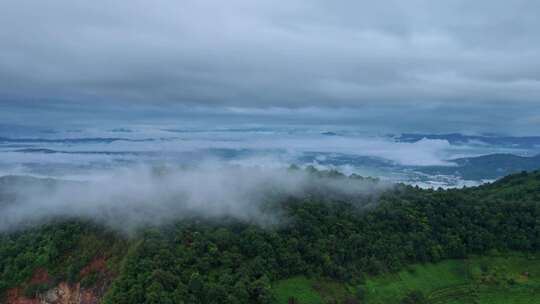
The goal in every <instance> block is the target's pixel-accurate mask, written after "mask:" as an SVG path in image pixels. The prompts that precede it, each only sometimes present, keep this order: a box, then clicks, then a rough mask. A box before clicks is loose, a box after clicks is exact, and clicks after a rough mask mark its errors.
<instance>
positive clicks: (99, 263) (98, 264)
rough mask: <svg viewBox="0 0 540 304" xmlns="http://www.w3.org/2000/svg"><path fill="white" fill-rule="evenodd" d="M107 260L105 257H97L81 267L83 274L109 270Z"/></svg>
mask: <svg viewBox="0 0 540 304" xmlns="http://www.w3.org/2000/svg"><path fill="white" fill-rule="evenodd" d="M106 262H107V261H106V260H105V258H104V257H98V258H95V259H94V260H93V261H92V262H90V264H88V265H86V266H85V267H84V268H83V269H81V272H80V274H81V276H83V277H84V276H86V275H88V274H90V273H92V272H102V273H103V272H105V271H106V270H107V263H106Z"/></svg>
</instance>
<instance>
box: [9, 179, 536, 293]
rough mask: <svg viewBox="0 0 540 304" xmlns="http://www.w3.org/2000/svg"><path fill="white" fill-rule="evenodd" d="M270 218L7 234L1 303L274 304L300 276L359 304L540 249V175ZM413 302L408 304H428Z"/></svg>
mask: <svg viewBox="0 0 540 304" xmlns="http://www.w3.org/2000/svg"><path fill="white" fill-rule="evenodd" d="M312 174H327V175H329V176H332V177H333V178H336V179H350V178H351V177H345V176H342V175H340V174H338V173H336V172H312ZM352 178H358V177H352ZM358 179H360V178H358ZM362 182H365V180H362ZM369 182H373V183H377V181H369ZM267 208H271V209H275V210H276V212H279V213H280V214H283V216H284V217H285V218H286V220H284V221H283V223H282V224H280V225H275V226H270V227H268V226H264V227H263V226H260V225H257V224H256V223H249V222H243V221H238V220H235V219H230V218H224V219H222V220H219V221H218V220H204V219H200V218H196V217H193V218H190V219H184V220H182V221H179V222H177V223H174V224H169V225H165V226H159V227H147V228H145V229H141V230H140V231H138V232H136V233H135V234H134V235H130V236H126V235H124V234H121V233H118V232H116V231H112V230H109V229H108V228H106V227H103V226H100V225H98V224H95V223H93V222H91V221H83V220H79V219H53V220H51V221H50V222H48V223H46V224H44V225H42V226H39V227H34V228H29V229H25V230H22V231H16V232H10V233H3V234H0V293H1V294H2V296H1V297H2V298H3V299H4V300H0V303H2V301H8V300H7V299H8V298H9V295H10V294H12V293H13V288H18V289H19V290H20V291H21V293H22V294H23V296H24V297H26V298H29V299H31V298H36V297H39V296H40V295H42V294H44V293H45V292H46V291H47V290H49V289H50V288H52V287H53V286H56V285H58V284H59V283H61V282H67V284H75V283H78V284H80V286H81V288H83V289H87V290H99V292H97V293H99V295H98V297H99V299H100V301H102V302H103V303H107V304H113V303H114V304H122V303H126V304H128V303H129V304H131V303H235V304H236V303H275V297H274V295H273V293H272V284H273V283H274V282H276V281H278V280H282V279H285V278H291V277H294V276H298V275H302V276H306V277H318V278H327V279H329V280H333V281H337V282H343V283H346V284H349V285H350V286H357V290H356V291H355V292H353V293H352V294H351V297H350V299H347V300H346V301H347V302H348V303H362V301H363V293H364V291H363V289H362V286H363V282H364V280H365V278H366V277H369V276H374V275H378V274H381V273H393V272H397V271H400V270H402V269H404V268H406V267H407V265H410V264H413V263H425V262H438V261H443V260H446V259H461V258H465V257H467V256H470V255H478V254H480V255H481V254H486V253H488V252H493V251H497V252H508V251H519V252H535V251H538V250H539V249H540V171H535V172H532V173H526V172H522V173H519V174H514V175H510V176H507V177H505V178H502V179H500V180H498V181H497V182H495V183H492V184H486V185H483V186H479V187H474V188H464V189H451V190H443V189H438V190H437V189H433V190H424V189H419V188H417V187H412V186H406V185H396V186H394V187H392V188H390V189H388V190H386V191H384V192H382V193H380V194H378V195H369V196H368V195H366V196H363V197H354V198H351V197H347V196H339V195H325V194H324V193H317V192H314V193H311V194H306V195H305V196H303V197H289V198H284V199H280V200H278V201H275V202H272V203H271V204H270V205H269V206H267ZM96 265H97V266H96ZM37 272H41V273H42V274H43V273H45V275H42V278H41V279H39V278H36V273H37ZM38 277H39V275H38ZM415 296H416V295H415V294H411V295H410V296H409V297H408V298H405V299H403V303H417V302H421V301H422V300H421V299H420V296H419V298H418V299H417V298H415ZM407 301H409V302H407ZM290 303H296V302H295V300H294V299H291V300H290Z"/></svg>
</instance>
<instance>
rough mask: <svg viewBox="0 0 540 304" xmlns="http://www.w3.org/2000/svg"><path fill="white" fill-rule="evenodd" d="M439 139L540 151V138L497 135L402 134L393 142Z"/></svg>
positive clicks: (458, 142)
mask: <svg viewBox="0 0 540 304" xmlns="http://www.w3.org/2000/svg"><path fill="white" fill-rule="evenodd" d="M424 138H425V139H440V140H447V141H448V142H449V143H450V144H452V145H463V144H470V143H474V142H477V143H478V142H480V143H485V144H489V145H494V146H503V147H512V148H523V149H531V148H532V149H534V148H537V149H540V136H524V137H516V136H497V135H463V134H460V133H449V134H422V133H403V134H401V135H400V136H398V137H395V140H396V141H398V142H417V141H420V140H422V139H424Z"/></svg>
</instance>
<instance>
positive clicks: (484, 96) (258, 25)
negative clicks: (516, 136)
mask: <svg viewBox="0 0 540 304" xmlns="http://www.w3.org/2000/svg"><path fill="white" fill-rule="evenodd" d="M0 11H2V12H3V14H2V15H3V16H2V18H1V19H0V43H1V49H0V103H4V104H10V105H17V104H21V103H22V102H23V101H28V100H33V101H35V102H34V103H33V105H32V106H35V104H38V103H40V102H41V103H42V104H47V105H50V104H51V103H53V102H51V100H52V101H54V102H56V103H58V102H59V101H62V103H61V104H62V105H63V107H64V108H66V106H65V105H66V104H74V103H75V104H77V105H78V106H80V107H87V106H86V105H84V104H96V103H97V104H99V105H106V104H111V103H115V102H116V103H118V102H131V104H133V103H137V102H140V103H150V104H163V103H178V104H183V105H188V106H193V105H196V106H205V107H216V106H220V107H243V108H261V107H281V108H305V107H323V108H324V107H347V108H357V109H358V108H360V109H362V108H367V109H366V113H367V114H365V116H366V119H369V117H370V116H371V115H375V116H377V117H381V115H382V116H383V117H386V116H388V117H390V120H392V118H393V117H400V116H401V117H402V116H403V115H402V114H395V113H394V112H396V111H397V112H402V111H405V110H406V109H407V108H410V107H414V109H415V111H418V112H419V113H418V114H416V115H415V114H411V116H412V117H414V116H419V118H420V119H427V120H430V119H429V116H433V115H434V116H437V117H442V119H445V120H448V121H447V122H443V124H444V125H446V126H447V127H448V128H449V129H452V128H453V125H459V124H458V123H456V122H458V121H461V119H463V117H464V116H475V115H476V116H475V117H472V118H471V117H469V118H467V120H466V121H467V122H468V123H471V124H473V126H472V127H473V128H474V127H475V126H474V124H475V123H478V124H481V126H480V127H479V129H484V130H486V129H487V130H490V129H491V127H490V125H489V122H490V121H493V118H494V117H492V116H490V117H482V115H483V113H485V111H486V109H490V108H495V109H496V110H498V111H500V112H498V113H497V114H496V116H498V115H501V116H503V118H504V120H505V121H512V120H514V119H515V118H514V116H516V117H517V116H519V115H520V114H521V113H522V112H528V111H529V110H530V109H535V108H538V104H539V97H540V72H539V71H540V38H539V37H540V36H539V35H538V30H537V29H538V28H540V20H539V19H538V18H537V16H538V13H539V12H540V4H539V3H538V1H534V0H519V1H512V2H508V1H474V2H471V1H465V0H463V1H457V0H454V1H446V2H439V1H437V2H435V1H421V0H413V1H406V2H403V1H384V2H378V3H373V2H369V3H368V2H364V1H340V2H327V1H313V0H311V1H306V0H300V1H293V2H290V1H289V2H287V3H276V2H275V1H264V0H263V1H247V0H246V1H239V0H233V1H226V2H223V1H194V0H184V1H168V0H158V1H152V2H147V1H119V0H112V1H107V3H95V2H88V1H68V0H59V1H48V2H43V1H29V0H17V1H15V0H13V1H11V0H7V1H2V2H1V3H0ZM20 107H28V105H27V104H24V105H22V106H20ZM388 107H398V109H397V110H388V109H387V108H388ZM68 109H69V107H68ZM448 109H450V110H448ZM471 109H473V111H472V112H471ZM64 111H66V110H64ZM78 111H82V110H81V109H80V108H78ZM535 111H536V113H530V115H529V116H530V117H533V118H531V119H532V120H533V121H534V117H537V116H538V115H540V113H538V112H539V110H535ZM448 113H449V114H451V115H450V116H447V117H445V115H448ZM478 116H481V117H478ZM515 120H516V122H515V124H512V125H511V126H510V128H515V129H520V130H522V129H524V128H532V124H527V123H524V122H523V121H527V119H524V120H517V119H515ZM426 123H427V124H428V125H431V126H433V121H429V122H426ZM418 124H419V123H418V119H417V118H416V117H414V118H411V119H410V121H403V122H402V125H406V126H413V128H416V127H419V126H417V125H418ZM420 124H421V123H420Z"/></svg>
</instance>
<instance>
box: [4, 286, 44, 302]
mask: <svg viewBox="0 0 540 304" xmlns="http://www.w3.org/2000/svg"><path fill="white" fill-rule="evenodd" d="M6 300H7V302H6V304H39V299H29V298H27V297H25V296H23V295H22V290H21V289H20V288H12V289H10V290H8V292H7V299H6Z"/></svg>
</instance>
